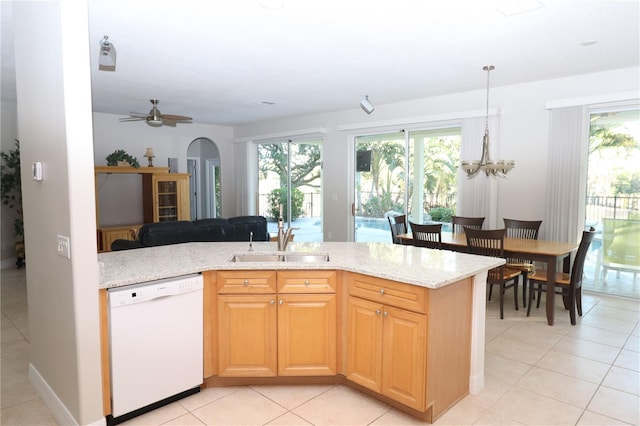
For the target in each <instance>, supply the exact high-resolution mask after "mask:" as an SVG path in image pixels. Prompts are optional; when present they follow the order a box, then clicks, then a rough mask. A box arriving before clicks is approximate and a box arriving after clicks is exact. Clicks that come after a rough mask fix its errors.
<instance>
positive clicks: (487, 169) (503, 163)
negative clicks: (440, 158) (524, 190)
mask: <svg viewBox="0 0 640 426" xmlns="http://www.w3.org/2000/svg"><path fill="white" fill-rule="evenodd" d="M482 69H483V70H485V71H486V72H487V113H486V116H485V129H484V136H483V138H482V157H480V160H476V161H461V162H460V167H461V168H462V170H464V171H465V172H466V173H467V177H468V178H472V177H474V176H475V175H477V174H478V172H479V171H480V170H482V171H483V172H484V173H485V174H486V175H487V176H500V177H506V176H507V173H508V172H509V171H510V170H511V169H513V167H514V166H515V164H516V163H515V162H514V161H513V160H498V161H491V159H490V158H489V74H490V72H491V71H493V70H494V69H495V67H494V66H493V65H485V66H484V67H482Z"/></svg>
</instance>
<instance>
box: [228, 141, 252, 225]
mask: <svg viewBox="0 0 640 426" xmlns="http://www.w3.org/2000/svg"><path fill="white" fill-rule="evenodd" d="M233 150H234V153H233V155H234V159H235V161H234V163H233V167H234V169H233V175H234V180H235V182H234V188H235V194H234V196H235V211H234V216H241V215H253V214H256V213H255V211H256V202H255V185H256V183H255V182H256V181H257V180H256V179H255V176H256V173H257V172H258V166H257V162H258V159H257V155H255V154H252V151H255V150H256V145H255V144H254V143H253V142H237V143H235V144H234V145H233ZM224 166H225V164H223V165H222V167H224Z"/></svg>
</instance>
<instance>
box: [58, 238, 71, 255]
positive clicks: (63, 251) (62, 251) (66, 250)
mask: <svg viewBox="0 0 640 426" xmlns="http://www.w3.org/2000/svg"><path fill="white" fill-rule="evenodd" d="M57 237H58V256H62V257H66V258H67V259H71V247H69V237H65V236H64V235H58V236H57Z"/></svg>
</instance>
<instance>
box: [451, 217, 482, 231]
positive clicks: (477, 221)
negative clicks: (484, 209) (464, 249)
mask: <svg viewBox="0 0 640 426" xmlns="http://www.w3.org/2000/svg"><path fill="white" fill-rule="evenodd" d="M483 223H484V217H464V216H451V232H453V233H454V234H455V233H458V232H464V227H465V226H467V227H469V228H473V229H482V224H483Z"/></svg>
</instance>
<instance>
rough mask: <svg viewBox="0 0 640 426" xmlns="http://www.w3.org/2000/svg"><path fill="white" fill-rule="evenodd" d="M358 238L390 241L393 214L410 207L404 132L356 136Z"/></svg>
mask: <svg viewBox="0 0 640 426" xmlns="http://www.w3.org/2000/svg"><path fill="white" fill-rule="evenodd" d="M355 152H356V155H355V159H356V164H355V179H354V184H355V185H354V186H355V201H354V204H353V215H354V220H355V227H354V229H355V241H384V242H388V241H390V234H389V222H388V221H387V218H386V216H388V215H389V214H404V211H405V209H406V181H405V177H406V167H405V165H406V159H405V153H406V141H405V134H404V132H396V133H387V134H379V135H368V136H358V137H357V138H356V140H355Z"/></svg>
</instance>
